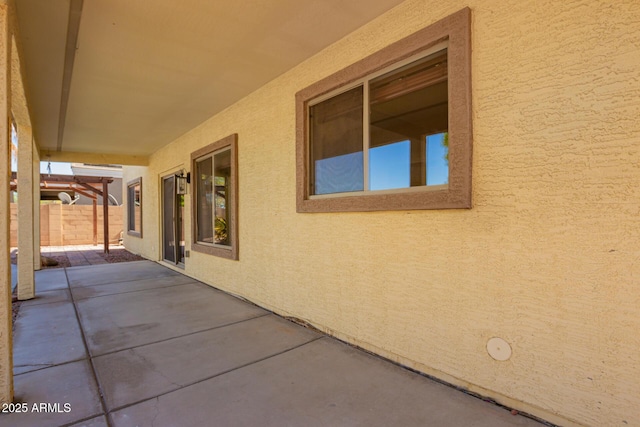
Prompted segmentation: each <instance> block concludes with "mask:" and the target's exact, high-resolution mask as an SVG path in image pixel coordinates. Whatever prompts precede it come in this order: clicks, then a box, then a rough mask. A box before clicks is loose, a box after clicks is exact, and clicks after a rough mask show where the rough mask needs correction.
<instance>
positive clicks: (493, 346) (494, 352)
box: [487, 337, 511, 362]
mask: <svg viewBox="0 0 640 427" xmlns="http://www.w3.org/2000/svg"><path fill="white" fill-rule="evenodd" d="M487 351H488V352H489V356H491V357H493V358H494V359H496V360H499V361H501V362H503V361H505V360H509V358H510V357H511V346H510V345H509V343H508V342H506V341H505V340H503V339H502V338H498V337H493V338H491V339H490V340H489V341H487Z"/></svg>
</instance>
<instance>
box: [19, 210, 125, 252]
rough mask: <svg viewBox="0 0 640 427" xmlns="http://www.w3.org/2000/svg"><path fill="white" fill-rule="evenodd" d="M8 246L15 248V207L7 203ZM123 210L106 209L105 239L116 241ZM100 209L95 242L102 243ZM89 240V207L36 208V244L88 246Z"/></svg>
mask: <svg viewBox="0 0 640 427" xmlns="http://www.w3.org/2000/svg"><path fill="white" fill-rule="evenodd" d="M10 209H11V227H10V230H11V231H10V239H11V247H17V246H18V205H17V204H15V203H12V204H11V208H10ZM123 213H124V211H123V207H122V206H109V240H110V241H111V242H112V243H114V242H117V240H118V239H119V238H120V233H121V232H122V231H123V230H124V228H123ZM102 218H103V214H102V206H98V219H97V231H98V233H97V234H98V235H97V243H98V244H102V241H103V235H104V233H103V224H102ZM93 243H94V238H93V206H78V205H57V204H51V205H40V245H41V246H64V245H91V244H93Z"/></svg>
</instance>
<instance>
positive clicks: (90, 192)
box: [10, 172, 113, 254]
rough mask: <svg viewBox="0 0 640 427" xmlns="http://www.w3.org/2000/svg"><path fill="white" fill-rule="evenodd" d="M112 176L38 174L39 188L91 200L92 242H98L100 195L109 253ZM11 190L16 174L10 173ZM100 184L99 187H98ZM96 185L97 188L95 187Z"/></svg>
mask: <svg viewBox="0 0 640 427" xmlns="http://www.w3.org/2000/svg"><path fill="white" fill-rule="evenodd" d="M112 182H113V178H110V177H100V176H84V175H48V174H40V190H54V191H73V192H76V193H78V194H82V195H83V196H85V197H88V198H90V199H91V200H92V202H93V243H94V244H97V243H98V196H100V197H102V211H103V220H102V223H103V227H104V233H103V234H104V253H107V254H108V253H109V190H108V185H109V184H110V183H112ZM10 185H11V191H16V190H17V188H18V179H17V174H16V173H15V172H13V173H12V174H11V184H10ZM99 185H101V189H100V187H99ZM96 187H97V188H96Z"/></svg>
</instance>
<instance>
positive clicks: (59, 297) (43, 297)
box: [21, 289, 71, 308]
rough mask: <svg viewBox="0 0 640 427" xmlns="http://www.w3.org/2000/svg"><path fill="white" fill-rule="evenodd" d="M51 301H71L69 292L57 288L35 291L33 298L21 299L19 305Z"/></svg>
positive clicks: (29, 305) (28, 305)
mask: <svg viewBox="0 0 640 427" xmlns="http://www.w3.org/2000/svg"><path fill="white" fill-rule="evenodd" d="M53 302H69V303H70V302H71V294H70V293H69V290H68V289H59V290H56V291H46V292H40V291H38V292H37V293H36V296H35V298H33V299H30V300H25V301H22V305H21V307H23V308H24V307H31V306H34V305H40V304H49V303H53Z"/></svg>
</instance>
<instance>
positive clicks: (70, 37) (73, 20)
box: [57, 0, 84, 151]
mask: <svg viewBox="0 0 640 427" xmlns="http://www.w3.org/2000/svg"><path fill="white" fill-rule="evenodd" d="M83 2H84V0H71V4H70V7H69V22H68V24H67V44H66V47H65V53H64V71H63V74H62V93H61V95H60V116H59V117H58V144H57V150H58V151H61V150H62V140H63V137H64V125H65V122H66V120H67V106H68V105H69V90H70V89H71V75H72V74H73V63H74V61H75V60H76V48H77V45H78V32H79V31H80V18H81V17H82V4H83Z"/></svg>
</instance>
